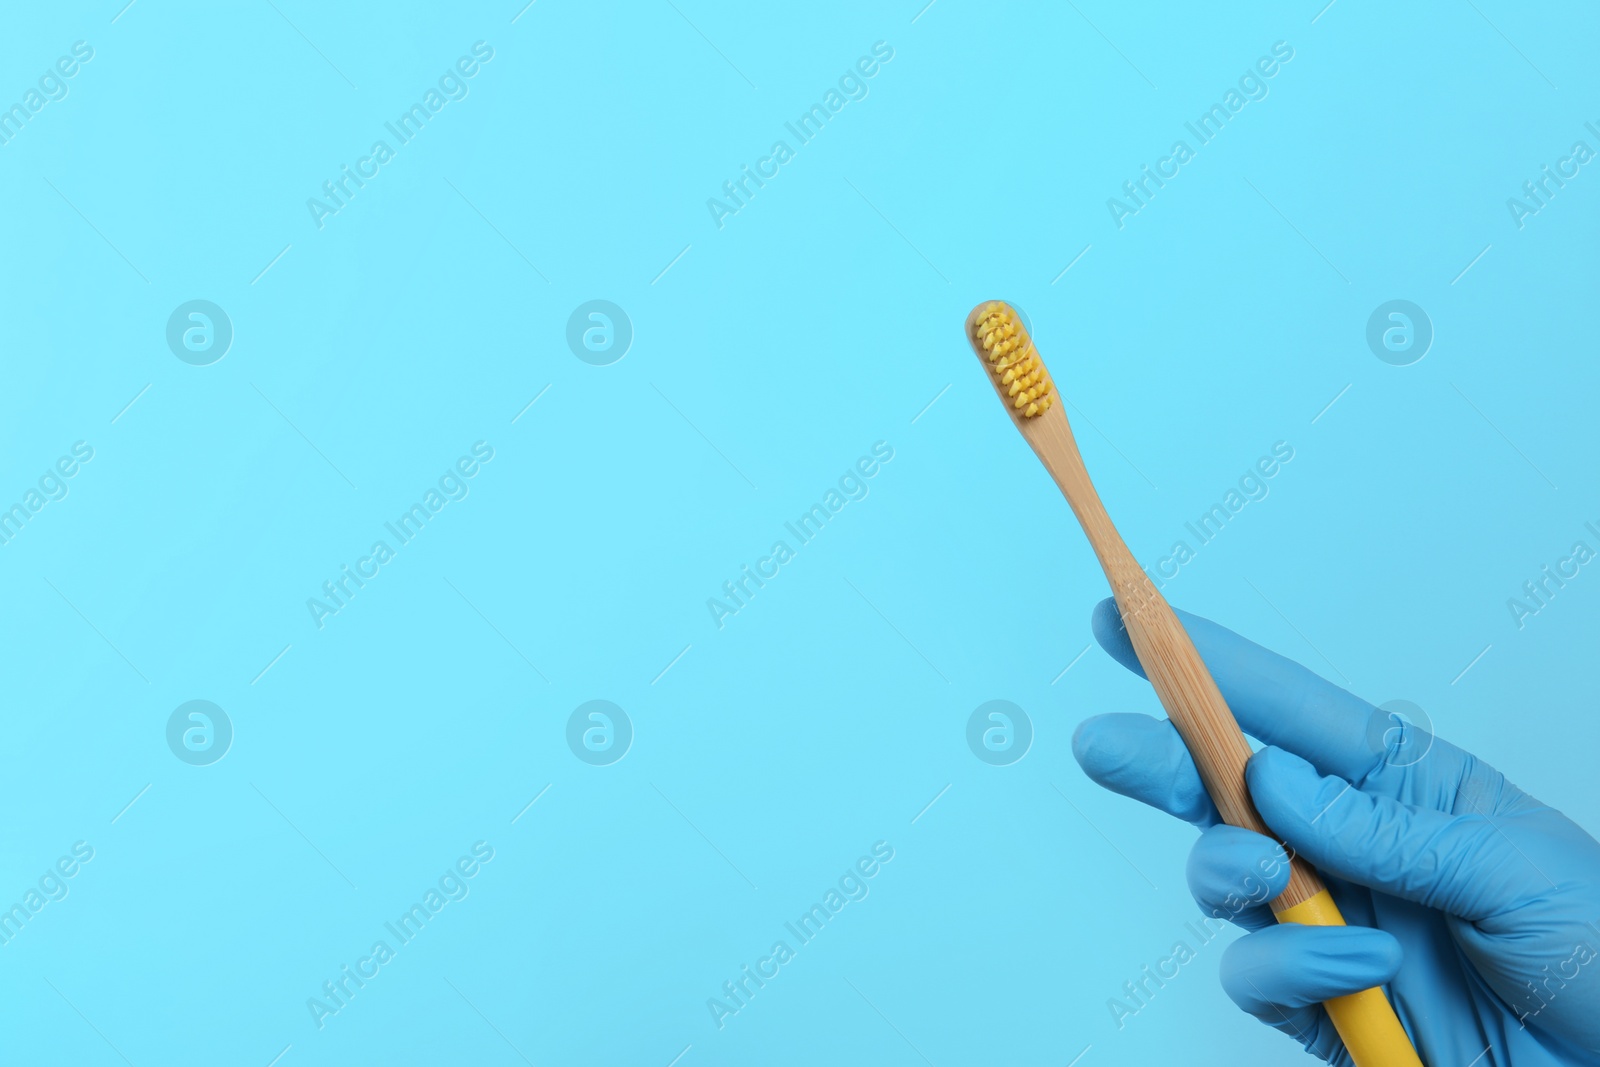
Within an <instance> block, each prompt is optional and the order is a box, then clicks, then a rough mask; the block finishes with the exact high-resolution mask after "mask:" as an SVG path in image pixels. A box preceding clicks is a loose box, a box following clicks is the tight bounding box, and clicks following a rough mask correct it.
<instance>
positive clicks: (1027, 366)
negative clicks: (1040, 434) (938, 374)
mask: <svg viewBox="0 0 1600 1067" xmlns="http://www.w3.org/2000/svg"><path fill="white" fill-rule="evenodd" d="M967 336H968V338H969V339H970V340H971V342H972V350H973V351H974V352H976V353H977V354H978V358H979V359H981V360H983V365H984V366H985V367H987V368H988V369H989V373H990V375H991V376H992V377H993V378H994V384H995V388H997V389H998V390H999V391H1000V396H1001V398H1002V399H1004V400H1005V401H1007V403H1008V404H1009V405H1010V407H1011V413H1012V414H1013V415H1015V416H1016V417H1017V418H1019V419H1033V418H1038V417H1039V416H1040V415H1043V414H1044V413H1045V412H1046V411H1049V410H1050V406H1051V405H1052V404H1053V403H1054V402H1055V390H1054V385H1053V384H1052V383H1051V381H1050V372H1049V371H1047V370H1045V368H1044V361H1043V360H1042V359H1040V358H1039V352H1038V349H1036V348H1034V347H1033V339H1032V338H1031V337H1029V336H1028V330H1027V327H1025V326H1024V325H1023V324H1022V318H1021V316H1019V315H1018V314H1017V312H1016V309H1014V308H1013V307H1012V306H1011V305H1010V304H1007V303H1006V302H1005V301H1003V300H986V301H984V302H983V303H982V304H979V305H978V306H977V307H975V308H973V309H972V314H971V315H969V316H967Z"/></svg>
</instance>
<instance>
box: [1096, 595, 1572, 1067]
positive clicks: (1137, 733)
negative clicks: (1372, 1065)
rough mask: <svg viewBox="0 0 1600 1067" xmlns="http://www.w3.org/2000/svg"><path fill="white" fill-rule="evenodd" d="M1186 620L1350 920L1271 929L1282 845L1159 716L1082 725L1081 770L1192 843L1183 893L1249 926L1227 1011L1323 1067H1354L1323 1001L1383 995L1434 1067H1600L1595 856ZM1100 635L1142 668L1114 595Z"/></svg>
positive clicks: (1420, 746)
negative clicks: (1193, 832)
mask: <svg viewBox="0 0 1600 1067" xmlns="http://www.w3.org/2000/svg"><path fill="white" fill-rule="evenodd" d="M1178 616H1179V618H1180V619H1181V620H1182V622H1183V625H1184V627H1185V629H1187V630H1188V632H1189V636H1190V637H1191V638H1192V639H1193V640H1194V643H1195V646H1196V647H1197V648H1198V649H1199V651H1200V655H1201V658H1203V659H1204V660H1205V662H1206V666H1207V667H1209V668H1210V670H1211V674H1212V676H1213V677H1214V678H1216V681H1217V685H1218V687H1219V688H1220V689H1221V690H1222V695H1223V697H1224V698H1226V700H1227V702H1228V706H1229V707H1230V708H1232V709H1233V713H1234V715H1235V717H1237V718H1238V720H1239V725H1240V726H1241V727H1243V729H1244V731H1245V732H1246V733H1247V734H1249V735H1251V736H1252V737H1255V738H1257V739H1258V740H1259V741H1261V742H1262V744H1263V745H1264V746H1266V747H1263V748H1262V749H1261V750H1260V751H1258V752H1256V753H1255V755H1254V756H1253V757H1252V758H1251V760H1250V762H1249V764H1248V766H1247V768H1246V773H1245V776H1246V781H1247V782H1248V784H1249V787H1250V793H1251V796H1252V797H1254V799H1255V803H1256V808H1257V809H1258V810H1259V811H1260V813H1261V817H1262V818H1263V819H1264V820H1265V821H1266V823H1267V825H1268V826H1269V827H1271V829H1272V830H1273V832H1274V833H1276V834H1279V835H1281V837H1282V840H1283V841H1284V842H1286V843H1287V844H1288V845H1289V847H1290V848H1292V849H1294V850H1295V851H1296V852H1298V853H1299V854H1300V855H1302V856H1304V857H1305V858H1306V859H1307V860H1309V861H1310V862H1311V863H1312V864H1313V865H1315V866H1316V868H1317V869H1318V870H1319V871H1320V872H1321V874H1322V877H1323V879H1324V880H1325V881H1326V882H1327V883H1328V887H1329V889H1330V890H1331V891H1332V893H1333V897H1334V899H1335V901H1336V902H1337V903H1338V905H1339V908H1340V910H1341V911H1343V912H1344V916H1345V920H1346V921H1347V922H1349V923H1350V924H1351V925H1350V926H1348V927H1328V928H1321V927H1309V926H1294V925H1283V926H1279V925H1278V924H1277V923H1276V922H1275V920H1274V919H1273V916H1272V911H1271V909H1270V908H1268V907H1267V906H1266V903H1265V902H1266V901H1268V900H1270V899H1272V898H1273V897H1275V896H1277V895H1278V894H1279V893H1280V892H1282V891H1283V889H1284V887H1285V886H1286V885H1287V884H1288V878H1289V868H1288V864H1287V863H1286V862H1284V860H1285V859H1286V856H1285V853H1284V850H1283V849H1282V848H1281V847H1280V846H1279V844H1278V843H1277V842H1275V841H1272V840H1270V839H1268V838H1266V837H1262V836H1261V835H1259V834H1255V833H1252V832H1250V831H1248V830H1242V829H1238V828H1236V827H1232V826H1227V825H1224V824H1222V823H1221V821H1220V818H1219V816H1218V815H1217V809H1216V807H1215V806H1214V805H1213V804H1212V803H1211V798H1210V797H1209V796H1207V795H1206V792H1205V788H1204V787H1203V786H1202V785H1201V782H1200V776H1199V772H1198V771H1197V770H1196V769H1195V765H1194V761H1193V760H1192V759H1190V757H1189V752H1188V750H1187V749H1186V748H1185V747H1184V745H1183V741H1182V740H1181V739H1180V738H1179V736H1178V732H1177V730H1176V729H1175V728H1174V727H1173V725H1172V723H1171V722H1170V721H1168V720H1165V719H1154V718H1150V717H1148V716H1144V715H1125V714H1122V715H1101V716H1097V717H1095V718H1092V719H1089V720H1088V721H1086V722H1084V723H1083V724H1082V725H1081V726H1079V727H1078V731H1077V733H1076V734H1075V735H1074V737H1073V742H1072V748H1073V753H1074V754H1075V755H1076V756H1077V758H1078V762H1079V763H1080V764H1081V765H1082V766H1083V769H1084V771H1085V772H1087V773H1088V775H1089V777H1091V778H1093V779H1094V780H1095V781H1096V782H1098V783H1100V784H1101V785H1103V786H1105V787H1106V788H1107V789H1112V790H1115V791H1116V792H1118V793H1122V794H1124V795H1126V796H1130V797H1133V798H1134V799H1136V800H1142V801H1144V802H1145V803H1146V804H1149V805H1151V806H1152V807H1156V808H1160V809H1161V810H1162V811H1165V812H1167V813H1169V814H1171V815H1176V816H1177V817H1178V818H1180V819H1184V820H1186V821H1188V822H1191V823H1193V824H1194V825H1195V826H1197V827H1198V828H1199V829H1200V830H1201V834H1200V839H1199V841H1197V842H1196V843H1195V846H1194V849H1193V850H1192V851H1191V852H1190V854H1189V864H1188V879H1189V888H1190V891H1191V892H1192V893H1193V894H1194V897H1195V899H1196V900H1197V901H1198V902H1199V904H1200V907H1201V908H1202V909H1203V910H1204V911H1205V912H1206V913H1207V914H1208V915H1217V916H1221V917H1225V918H1229V919H1231V920H1232V921H1234V922H1235V923H1237V924H1238V925H1239V926H1241V927H1243V928H1244V929H1245V930H1246V931H1248V933H1246V935H1245V936H1244V937H1241V938H1239V939H1238V940H1236V941H1234V942H1233V943H1232V944H1230V945H1229V946H1228V948H1227V950H1226V952H1225V954H1224V955H1223V958H1222V961H1221V977H1222V984H1223V988H1224V989H1225V990H1226V991H1227V993H1228V995H1229V996H1230V997H1232V998H1233V1001H1234V1003H1236V1004H1238V1005H1239V1007H1241V1008H1243V1009H1244V1010H1245V1011H1247V1012H1249V1013H1250V1014H1251V1015H1254V1016H1255V1017H1256V1018H1258V1019H1260V1020H1261V1021H1263V1022H1265V1023H1267V1024H1268V1025H1271V1026H1274V1027H1276V1028H1277V1029H1279V1030H1281V1031H1283V1032H1284V1033H1286V1034H1289V1035H1290V1036H1292V1037H1294V1038H1295V1039H1297V1040H1298V1041H1299V1042H1300V1043H1301V1044H1302V1045H1304V1046H1305V1048H1306V1050H1307V1051H1308V1052H1310V1053H1311V1054H1313V1055H1315V1056H1317V1057H1319V1058H1320V1059H1323V1060H1325V1061H1327V1062H1328V1063H1332V1064H1340V1065H1346V1064H1349V1063H1350V1062H1351V1060H1350V1055H1349V1053H1348V1052H1346V1051H1345V1048H1344V1044H1343V1042H1341V1041H1340V1040H1339V1035H1338V1033H1337V1031H1335V1030H1334V1028H1333V1024H1332V1023H1331V1022H1330V1021H1329V1019H1328V1015H1327V1012H1326V1011H1324V1010H1323V1008H1322V1006H1321V1003H1320V1002H1321V1001H1323V1000H1325V999H1327V998H1329V997H1333V996H1339V995H1341V994H1344V993H1352V992H1355V991H1357V990H1360V989H1366V988H1369V987H1371V986H1378V985H1381V986H1384V987H1385V989H1386V991H1387V993H1388V995H1389V999H1390V1001H1391V1002H1392V1003H1393V1004H1394V1006H1395V1010H1396V1011H1397V1012H1398V1013H1399V1016H1400V1021H1401V1022H1402V1023H1403V1024H1404V1026H1405V1028H1406V1031H1407V1033H1409V1034H1410V1035H1411V1040H1412V1043H1413V1044H1414V1045H1415V1046H1416V1048H1417V1052H1418V1054H1419V1055H1420V1056H1421V1057H1422V1060H1423V1062H1424V1063H1425V1064H1427V1065H1428V1067H1469V1065H1470V1067H1507V1065H1511V1067H1531V1065H1534V1064H1563V1065H1565V1064H1580V1063H1581V1064H1595V1063H1600V843H1597V842H1596V841H1595V839H1594V838H1592V837H1590V836H1589V835H1588V834H1587V833H1585V832H1584V831H1583V830H1582V829H1580V828H1579V827H1578V826H1577V824H1575V823H1573V822H1572V821H1571V820H1570V819H1568V818H1567V817H1566V816H1564V815H1562V814H1561V813H1560V812H1558V811H1556V810H1554V809H1552V808H1549V807H1547V806H1545V805H1543V804H1541V803H1539V801H1537V800H1535V799H1534V798H1533V797H1531V796H1529V795H1528V794H1526V793H1524V792H1523V791H1522V790H1520V789H1518V788H1517V787H1516V786H1514V785H1512V784H1511V783H1510V782H1508V781H1506V779H1505V777H1504V776H1503V775H1502V774H1500V772H1498V771H1496V770H1495V769H1494V768H1493V767H1490V766H1489V765H1488V764H1486V763H1484V762H1483V761H1481V760H1479V759H1478V758H1477V757H1475V756H1473V755H1471V754H1469V753H1467V752H1463V751H1462V750H1461V749H1459V748H1456V747H1455V746H1454V745H1451V744H1449V743H1447V742H1445V741H1441V740H1438V739H1437V738H1433V737H1431V736H1429V735H1428V734H1427V732H1426V731H1423V730H1421V729H1420V728H1418V727H1415V726H1412V725H1402V724H1400V723H1399V722H1398V721H1395V722H1391V721H1389V720H1388V717H1387V716H1385V715H1384V714H1383V713H1382V712H1380V711H1378V709H1376V708H1374V707H1373V706H1372V705H1370V704H1368V703H1367V702H1366V701H1364V700H1362V699H1361V698H1359V697H1357V696H1354V695H1352V694H1350V693H1347V692H1346V691H1344V690H1343V689H1340V688H1338V687H1337V686H1335V685H1333V684H1332V683H1330V682H1327V681H1324V680H1323V679H1321V678H1319V677H1317V676H1316V675H1314V674H1312V673H1311V672H1310V671H1308V670H1306V669H1305V668H1304V667H1301V666H1300V665H1299V664H1296V663H1293V662H1291V661H1290V660H1287V659H1284V658H1283V657H1282V656H1279V655H1276V654H1275V653H1272V652H1269V651H1267V650H1266V649H1264V648H1262V647H1261V646H1259V645H1256V644H1252V643H1251V642H1249V641H1246V640H1245V639H1244V638H1242V637H1240V636H1239V635H1238V634H1235V633H1233V632H1232V631H1230V630H1225V629H1223V628H1222V627H1221V626H1218V625H1217V624H1215V623H1213V622H1208V621H1207V620H1205V619H1201V618H1198V617H1196V616H1193V615H1189V614H1187V613H1186V612H1179V613H1178ZM1094 634H1095V638H1096V640H1098V641H1099V642H1100V645H1101V647H1103V648H1104V649H1105V650H1106V651H1107V652H1109V653H1110V654H1111V655H1112V657H1113V658H1115V659H1116V660H1117V661H1118V662H1119V663H1121V664H1122V665H1123V666H1124V667H1127V668H1128V669H1129V670H1131V671H1134V672H1135V673H1137V674H1139V675H1141V676H1143V674H1144V671H1143V670H1142V669H1141V668H1140V666H1139V661H1138V659H1137V657H1136V656H1135V655H1134V652H1133V647H1132V645H1131V644H1130V643H1129V640H1128V635H1127V632H1126V631H1125V630H1124V629H1123V626H1122V618H1121V616H1120V615H1119V614H1118V612H1117V608H1116V604H1115V602H1114V601H1111V600H1106V601H1104V602H1103V603H1101V604H1100V605H1099V606H1098V607H1097V608H1096V609H1095V614H1094ZM1374 739H1378V740H1376V741H1375V740H1374ZM1263 861H1265V862H1263ZM1265 871H1272V874H1271V875H1270V876H1266V877H1264V876H1263V872H1265ZM1263 883H1265V885H1263ZM1252 887H1254V888H1255V889H1259V890H1261V891H1253V890H1252Z"/></svg>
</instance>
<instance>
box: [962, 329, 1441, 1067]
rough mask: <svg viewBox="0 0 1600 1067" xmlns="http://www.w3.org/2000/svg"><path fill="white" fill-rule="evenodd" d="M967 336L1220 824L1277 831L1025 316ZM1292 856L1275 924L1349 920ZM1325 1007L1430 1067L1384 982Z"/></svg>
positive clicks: (1377, 1051)
mask: <svg viewBox="0 0 1600 1067" xmlns="http://www.w3.org/2000/svg"><path fill="white" fill-rule="evenodd" d="M967 339H968V340H969V341H970V342H971V344H972V350H973V351H974V352H975V353H977V355H978V358H979V360H981V361H982V363H983V365H984V367H985V368H986V369H987V370H988V372H989V378H990V381H991V382H992V383H993V384H994V387H995V389H996V391H997V392H998V393H999V395H1000V398H1001V399H1002V400H1003V401H1004V402H1005V404H1006V407H1007V408H1009V409H1010V410H1011V414H1012V417H1013V418H1014V419H1015V420H1016V423H1017V429H1018V430H1020V431H1021V432H1022V436H1023V437H1024V438H1026V439H1027V442H1028V444H1029V445H1031V446H1032V447H1033V450H1034V452H1035V453H1037V454H1038V456H1039V459H1040V460H1042V461H1043V463H1044V466H1045V469H1046V470H1048V471H1049V472H1050V477H1051V478H1053V479H1055V483H1056V485H1057V486H1059V487H1060V489H1061V492H1062V494H1063V495H1065V496H1066V498H1067V503H1068V504H1070V505H1071V506H1072V511H1073V514H1075V515H1076V516H1077V517H1078V522H1079V524H1080V525H1081V526H1082V527H1083V532H1084V533H1085V534H1087V535H1088V537H1089V545H1090V547H1092V548H1093V549H1094V554H1095V556H1096V558H1098V559H1099V561H1100V567H1101V569H1102V570H1104V571H1105V573H1106V578H1107V579H1108V580H1109V581H1110V583H1111V592H1112V593H1113V595H1115V596H1116V599H1117V607H1118V608H1119V609H1121V611H1122V620H1123V623H1124V625H1126V627H1127V630H1128V637H1129V638H1130V639H1131V640H1132V642H1133V650H1134V652H1135V653H1137V654H1138V656H1139V662H1140V663H1141V664H1143V666H1144V669H1145V674H1146V675H1147V676H1148V677H1149V679H1150V684H1151V685H1152V686H1154V687H1155V691H1156V695H1157V696H1158V697H1160V698H1161V705H1162V707H1164V708H1165V709H1166V711H1167V715H1168V716H1169V717H1171V719H1172V723H1173V725H1174V726H1176V727H1177V728H1178V733H1179V734H1180V735H1181V736H1182V737H1183V741H1184V744H1186V745H1187V746H1188V747H1189V753H1190V755H1192V756H1193V757H1194V762H1195V765H1196V766H1197V767H1199V769H1200V777H1201V779H1202V780H1203V781H1204V782H1205V786H1206V791H1207V792H1208V793H1210V794H1211V799H1212V800H1213V801H1215V802H1216V805H1217V810H1218V811H1219V812H1220V813H1221V814H1222V818H1223V821H1225V822H1227V823H1229V824H1230V825H1233V826H1242V827H1244V828H1245V829H1247V830H1254V831H1255V832H1256V833H1258V834H1264V835H1266V836H1267V837H1271V838H1273V839H1274V840H1276V839H1277V837H1276V835H1275V834H1273V832H1272V831H1271V830H1269V829H1268V828H1267V825H1266V823H1264V822H1262V821H1261V816H1260V815H1258V814H1257V813H1256V809H1255V805H1254V804H1253V803H1252V802H1251V800H1250V794H1249V792H1248V791H1247V789H1246V788H1245V781H1244V765H1245V761H1246V760H1248V759H1249V758H1250V745H1249V743H1248V742H1247V741H1245V739H1244V734H1243V733H1241V732H1240V730H1239V724H1238V722H1237V721H1235V719H1234V717H1233V712H1232V711H1230V710H1229V709H1228V705H1227V703H1226V702H1225V701H1224V700H1223V699H1222V693H1221V692H1220V691H1219V690H1218V689H1217V683H1216V682H1215V681H1213V680H1212V678H1211V673H1210V672H1209V671H1208V670H1206V665H1205V663H1204V662H1203V661H1202V660H1201V659H1200V653H1199V652H1197V651H1195V647H1194V643H1193V642H1192V641H1190V640H1189V635H1188V633H1187V632H1186V631H1185V630H1184V629H1183V626H1182V624H1180V623H1179V622H1178V617H1177V616H1176V615H1174V614H1173V612H1172V608H1171V607H1170V606H1169V605H1168V604H1167V602H1166V600H1165V599H1164V598H1163V597H1162V596H1161V594H1160V593H1159V592H1157V591H1156V588H1155V583H1153V582H1152V581H1151V580H1150V578H1149V576H1147V575H1146V574H1145V573H1144V571H1143V570H1142V569H1141V568H1140V566H1139V564H1138V562H1137V561H1135V560H1134V558H1133V553H1131V552H1129V551H1128V546H1127V545H1125V544H1123V542H1122V537H1121V535H1119V534H1118V533H1117V528H1116V527H1115V526H1113V525H1112V523H1111V518H1110V516H1109V515H1107V514H1106V509H1105V506H1104V505H1103V504H1101V503H1100V497H1099V495H1098V494H1097V493H1096V492H1095V489H1094V484H1093V483H1092V482H1090V480H1089V473H1088V471H1086V470H1085V469H1084V466H1083V457H1082V456H1081V455H1079V454H1078V446H1077V442H1075V441H1074V440H1073V437H1072V428H1071V427H1070V426H1069V425H1067V416H1066V413H1065V412H1063V411H1062V409H1061V408H1060V406H1059V405H1057V404H1056V402H1055V400H1056V397H1055V390H1054V387H1053V385H1052V383H1051V381H1050V375H1049V373H1048V372H1047V371H1046V370H1045V368H1044V363H1043V362H1042V361H1041V360H1040V358H1039V353H1038V351H1037V350H1036V349H1035V348H1034V347H1033V340H1032V338H1030V337H1029V336H1028V331H1027V329H1026V328H1025V327H1024V326H1023V325H1022V321H1021V319H1020V318H1019V317H1018V316H1017V313H1016V312H1015V311H1014V310H1012V308H1011V306H1010V305H1009V304H1006V303H1004V302H1001V301H985V302H984V303H982V304H979V305H978V306H977V307H975V308H973V309H972V314H970V315H968V316H967ZM1290 863H1291V869H1290V873H1289V887H1288V888H1287V889H1285V890H1284V891H1283V893H1282V894H1281V895H1279V896H1278V897H1277V899H1275V900H1273V901H1272V910H1273V913H1274V914H1276V915H1277V917H1278V921H1279V922H1286V923H1300V924H1302V925H1305V926H1343V925H1345V922H1344V917H1343V916H1342V915H1340V914H1339V908H1338V906H1337V905H1336V904H1334V902H1333V897H1332V896H1330V895H1329V894H1328V890H1327V887H1325V886H1324V885H1323V884H1322V879H1321V878H1319V877H1317V872H1316V871H1315V870H1314V869H1312V867H1311V865H1310V864H1308V863H1306V861H1305V860H1303V859H1301V858H1299V857H1298V856H1297V857H1294V858H1293V859H1292V860H1291V861H1290ZM1323 1006H1324V1007H1326V1008H1327V1010H1328V1015H1329V1017H1330V1018H1332V1020H1333V1024H1334V1026H1335V1027H1336V1028H1337V1029H1338V1031H1339V1036H1340V1037H1341V1038H1343V1039H1344V1044H1345V1048H1346V1049H1348V1050H1349V1052H1350V1056H1351V1058H1352V1059H1354V1060H1355V1062H1356V1065H1357V1067H1422V1061H1421V1060H1420V1059H1418V1058H1417V1053H1416V1050H1415V1049H1414V1048H1412V1045H1411V1041H1410V1039H1409V1038H1408V1037H1407V1036H1406V1032H1405V1030H1404V1028H1403V1027H1401V1025H1400V1020H1399V1019H1398V1018H1397V1017H1396V1016H1395V1013H1394V1008H1393V1007H1391V1006H1390V1004H1389V999H1388V997H1386V996H1385V995H1384V992H1383V990H1382V989H1377V988H1374V989H1366V990H1362V991H1361V992H1359V993H1352V994H1351V995H1349V996H1344V997H1335V998H1334V999H1332V1000H1329V1001H1326V1002H1325V1003H1324V1005H1323Z"/></svg>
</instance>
